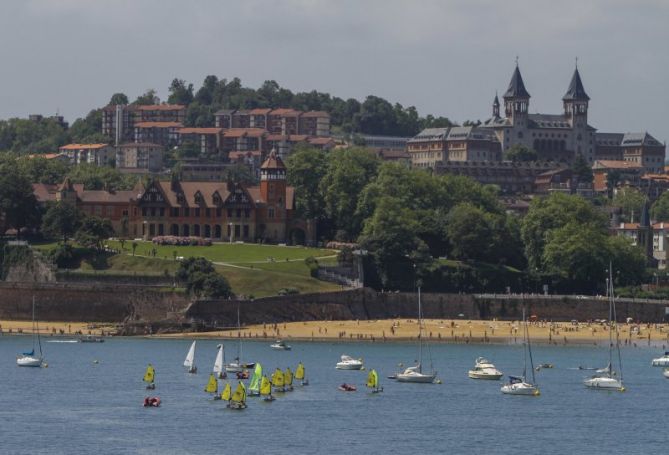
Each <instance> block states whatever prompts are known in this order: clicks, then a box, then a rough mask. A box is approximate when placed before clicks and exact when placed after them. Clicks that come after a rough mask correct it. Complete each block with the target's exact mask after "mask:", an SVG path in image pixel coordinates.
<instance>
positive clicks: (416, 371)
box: [395, 286, 437, 384]
mask: <svg viewBox="0 0 669 455" xmlns="http://www.w3.org/2000/svg"><path fill="white" fill-rule="evenodd" d="M436 377H437V372H436V371H435V370H434V367H433V366H432V358H431V357H430V369H429V370H427V369H425V370H424V369H423V308H422V306H421V302H420V286H418V363H417V364H416V365H414V366H412V367H409V368H407V369H406V370H404V372H403V373H398V374H397V375H396V377H395V379H397V381H399V382H416V383H423V384H428V383H432V382H435V379H436Z"/></svg>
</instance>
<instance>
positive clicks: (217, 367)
mask: <svg viewBox="0 0 669 455" xmlns="http://www.w3.org/2000/svg"><path fill="white" fill-rule="evenodd" d="M224 349H225V348H224V347H223V345H222V344H219V345H218V352H217V353H216V360H215V361H214V369H213V373H214V374H215V375H216V377H217V378H218V379H225V378H226V376H227V375H226V374H225V367H224V366H223V365H224V363H225V352H224Z"/></svg>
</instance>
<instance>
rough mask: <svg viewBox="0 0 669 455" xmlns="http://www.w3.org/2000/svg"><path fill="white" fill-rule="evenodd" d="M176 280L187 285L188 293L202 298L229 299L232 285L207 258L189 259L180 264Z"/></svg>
mask: <svg viewBox="0 0 669 455" xmlns="http://www.w3.org/2000/svg"><path fill="white" fill-rule="evenodd" d="M176 278H177V280H179V281H180V282H182V283H185V285H186V291H187V292H188V293H189V294H191V295H196V296H200V297H223V298H226V297H229V296H230V295H231V289H230V285H229V283H228V282H227V280H226V279H225V277H223V276H221V275H219V274H218V273H217V272H216V270H215V269H214V266H213V265H212V263H211V262H209V261H208V260H206V259H205V258H194V257H189V258H187V259H185V260H183V261H181V263H180V264H179V269H178V270H177V273H176Z"/></svg>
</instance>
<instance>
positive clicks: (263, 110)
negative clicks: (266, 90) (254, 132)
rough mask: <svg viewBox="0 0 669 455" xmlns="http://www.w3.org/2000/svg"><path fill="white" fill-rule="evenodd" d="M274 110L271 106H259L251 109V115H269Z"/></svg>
mask: <svg viewBox="0 0 669 455" xmlns="http://www.w3.org/2000/svg"><path fill="white" fill-rule="evenodd" d="M271 111H272V109H269V108H257V109H251V110H250V111H249V115H267V114H269V113H270V112H271Z"/></svg>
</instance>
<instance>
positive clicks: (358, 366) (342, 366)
mask: <svg viewBox="0 0 669 455" xmlns="http://www.w3.org/2000/svg"><path fill="white" fill-rule="evenodd" d="M335 368H336V369H337V370H362V363H343V362H339V363H337V365H336V366H335Z"/></svg>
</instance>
